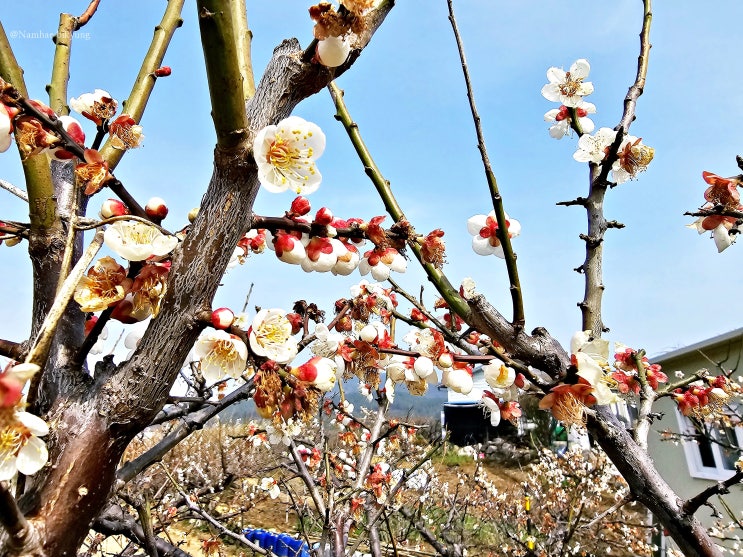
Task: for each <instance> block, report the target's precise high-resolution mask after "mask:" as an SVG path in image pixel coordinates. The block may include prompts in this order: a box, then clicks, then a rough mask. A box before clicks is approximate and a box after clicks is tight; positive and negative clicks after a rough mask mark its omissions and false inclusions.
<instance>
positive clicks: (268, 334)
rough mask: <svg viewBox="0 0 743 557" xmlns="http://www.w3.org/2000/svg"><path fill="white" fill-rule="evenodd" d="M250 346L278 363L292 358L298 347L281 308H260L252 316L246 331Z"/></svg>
mask: <svg viewBox="0 0 743 557" xmlns="http://www.w3.org/2000/svg"><path fill="white" fill-rule="evenodd" d="M248 340H249V341H250V348H251V349H252V350H253V352H255V353H256V354H257V355H258V356H263V357H265V358H268V359H270V360H273V361H274V362H276V363H279V364H286V363H288V362H290V361H292V360H293V359H294V356H296V355H297V351H298V349H299V347H298V345H297V339H295V338H294V337H293V336H292V324H291V323H290V322H289V319H287V317H286V312H285V311H284V310H283V309H262V310H261V311H259V312H258V313H257V314H256V316H255V317H254V318H253V324H252V325H251V326H250V330H249V331H248Z"/></svg>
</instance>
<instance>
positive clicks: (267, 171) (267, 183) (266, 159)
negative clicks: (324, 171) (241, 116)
mask: <svg viewBox="0 0 743 557" xmlns="http://www.w3.org/2000/svg"><path fill="white" fill-rule="evenodd" d="M324 150H325V134H324V133H323V132H322V130H321V129H320V128H319V127H318V126H317V125H316V124H313V123H312V122H308V121H306V120H304V119H303V118H300V117H299V116H289V117H288V118H285V119H284V120H281V121H280V122H279V123H278V124H277V125H275V126H266V127H265V128H263V129H262V130H261V131H259V132H258V134H257V135H256V137H255V141H254V142H253V156H254V157H255V162H256V164H257V165H258V179H259V180H260V182H261V185H262V186H263V187H264V188H266V189H267V190H268V191H270V192H272V193H281V192H283V191H286V190H287V189H291V190H292V191H294V192H296V193H298V194H302V195H307V194H310V193H312V192H314V191H315V190H316V189H317V188H318V187H319V186H320V182H321V181H322V176H321V174H320V171H319V170H318V169H317V166H316V165H315V161H316V160H317V159H318V158H319V157H320V155H322V153H323V151H324Z"/></svg>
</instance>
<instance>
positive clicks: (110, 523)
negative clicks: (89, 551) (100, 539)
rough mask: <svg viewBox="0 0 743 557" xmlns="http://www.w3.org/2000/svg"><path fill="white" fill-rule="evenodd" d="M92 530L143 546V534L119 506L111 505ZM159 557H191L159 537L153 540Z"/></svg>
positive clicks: (134, 521) (132, 519)
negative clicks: (123, 538) (121, 537)
mask: <svg viewBox="0 0 743 557" xmlns="http://www.w3.org/2000/svg"><path fill="white" fill-rule="evenodd" d="M93 530H95V531H96V532H100V533H101V534H105V535H107V536H116V535H122V536H125V537H126V538H128V539H130V540H132V541H133V542H134V543H136V544H137V545H140V546H144V544H145V533H144V530H142V527H141V526H140V525H139V524H138V523H137V521H136V520H135V519H134V517H133V516H131V515H129V514H127V513H125V512H124V510H123V509H122V508H121V507H120V506H119V505H115V504H114V505H111V506H110V507H109V508H107V509H106V510H105V511H103V512H102V513H101V514H100V516H99V517H98V518H96V519H95V522H93ZM154 542H155V547H156V548H157V551H158V553H159V555H160V557H191V554H190V553H186V552H185V551H183V550H181V549H179V548H178V547H175V546H173V545H171V544H169V543H168V542H167V541H165V540H164V539H162V538H160V537H155V538H154Z"/></svg>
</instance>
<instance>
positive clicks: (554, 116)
mask: <svg viewBox="0 0 743 557" xmlns="http://www.w3.org/2000/svg"><path fill="white" fill-rule="evenodd" d="M575 111H576V113H577V115H578V123H579V124H580V127H581V129H582V130H583V133H591V132H592V131H593V129H594V123H593V120H591V119H590V118H588V117H587V115H588V114H595V113H596V105H594V104H593V103H588V102H587V103H583V104H582V105H581V106H579V107H578V108H576V109H575ZM544 121H545V122H554V124H553V125H552V126H550V137H553V138H555V139H562V138H563V137H565V136H566V135H572V133H573V128H572V127H571V123H572V117H571V115H570V108H568V107H567V106H565V105H562V106H561V107H560V108H553V109H552V110H549V111H547V113H546V114H545V115H544Z"/></svg>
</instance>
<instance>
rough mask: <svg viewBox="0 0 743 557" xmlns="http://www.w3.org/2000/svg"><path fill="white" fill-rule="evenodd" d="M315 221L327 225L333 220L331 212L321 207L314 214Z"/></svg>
mask: <svg viewBox="0 0 743 557" xmlns="http://www.w3.org/2000/svg"><path fill="white" fill-rule="evenodd" d="M315 222H316V223H317V224H321V225H328V224H330V223H331V222H333V213H331V212H330V209H328V208H327V207H321V208H320V210H319V211H318V212H317V214H316V215H315Z"/></svg>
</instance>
